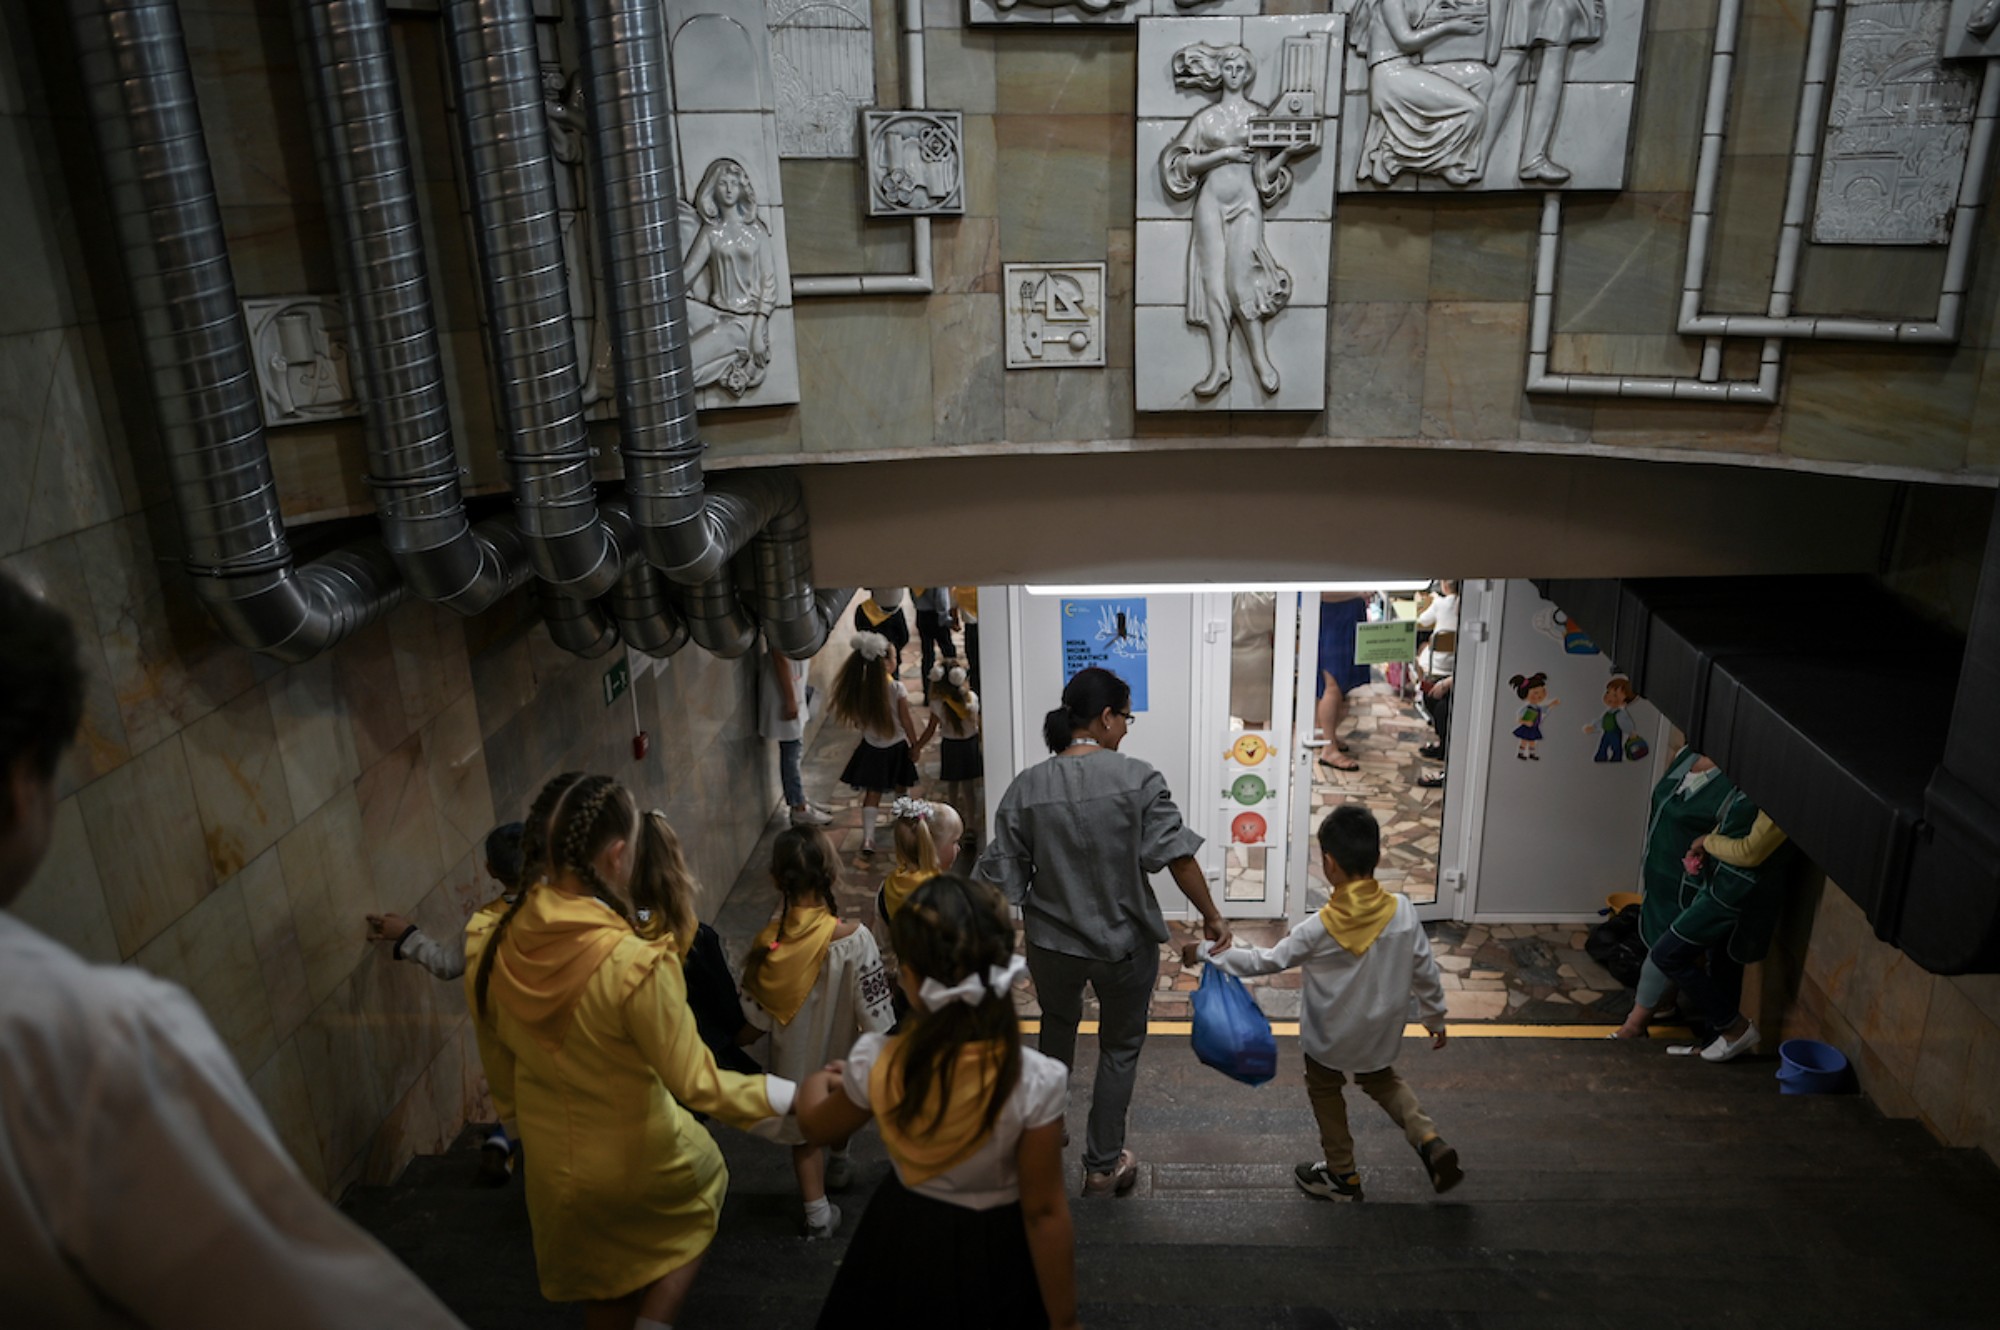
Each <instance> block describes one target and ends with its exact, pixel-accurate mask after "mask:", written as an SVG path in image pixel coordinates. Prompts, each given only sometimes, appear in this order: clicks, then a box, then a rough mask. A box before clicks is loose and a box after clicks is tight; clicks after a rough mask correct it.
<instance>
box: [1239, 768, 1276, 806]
mask: <svg viewBox="0 0 2000 1330" xmlns="http://www.w3.org/2000/svg"><path fill="white" fill-rule="evenodd" d="M1270 792H1271V789H1270V787H1269V786H1268V785H1266V784H1264V778H1263V777H1262V776H1258V775H1253V774H1251V773H1249V772H1245V773H1244V774H1243V775H1241V776H1238V777H1237V778H1236V781H1235V783H1234V784H1232V785H1231V786H1230V787H1229V797H1230V798H1232V799H1234V800H1235V801H1236V802H1237V803H1239V804H1243V805H1245V806H1248V805H1250V804H1261V803H1263V802H1264V797H1265V796H1266V795H1268V794H1269V793H1270Z"/></svg>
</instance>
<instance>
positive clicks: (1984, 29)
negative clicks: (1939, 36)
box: [1965, 0, 2000, 42]
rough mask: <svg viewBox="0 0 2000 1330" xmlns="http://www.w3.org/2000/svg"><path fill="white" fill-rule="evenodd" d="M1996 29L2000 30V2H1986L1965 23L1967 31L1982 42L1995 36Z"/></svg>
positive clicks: (1994, 0) (1988, 0)
mask: <svg viewBox="0 0 2000 1330" xmlns="http://www.w3.org/2000/svg"><path fill="white" fill-rule="evenodd" d="M1995 28H2000V0H1985V3H1984V4H1982V5H1980V6H1979V8H1977V9H1975V10H1973V11H1972V17H1971V18H1969V19H1967V20H1966V21H1965V30H1966V31H1967V32H1969V33H1971V34H1972V35H1973V36H1974V37H1976V38H1978V39H1979V40H1980V41H1982V42H1983V41H1985V40H1986V39H1987V38H1988V37H1991V36H1992V35H1993V30H1994V29H1995Z"/></svg>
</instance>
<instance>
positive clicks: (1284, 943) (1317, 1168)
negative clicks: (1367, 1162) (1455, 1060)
mask: <svg viewBox="0 0 2000 1330" xmlns="http://www.w3.org/2000/svg"><path fill="white" fill-rule="evenodd" d="M1319 849H1320V864H1321V867H1322V868H1323V869H1324V870H1325V873H1326V880H1327V882H1328V883H1329V884H1330V886H1331V893H1330V894H1329V896H1328V897H1327V902H1326V907H1325V908H1324V909H1322V910H1321V911H1320V912H1319V913H1318V914H1316V915H1314V916H1312V917H1311V918H1309V919H1306V920H1304V921H1303V922H1301V923H1300V924H1299V925H1298V926H1297V927H1295V928H1293V929H1292V931H1291V932H1290V933H1288V934H1286V935H1285V937H1284V938H1282V939H1281V940H1280V941H1279V943H1278V945H1277V946H1275V947H1270V948H1263V947H1236V948H1232V949H1230V950H1227V951H1220V952H1216V953H1214V954H1212V955H1209V954H1207V952H1208V945H1209V944H1207V943H1194V942H1190V943H1188V944H1187V946H1186V947H1184V948H1183V949H1182V952H1181V959H1182V960H1183V961H1184V962H1185V963H1186V964H1189V965H1192V964H1194V963H1195V961H1197V960H1203V959H1205V960H1208V961H1209V962H1211V963H1212V964H1215V965H1218V966H1220V967H1222V969H1224V970H1226V971H1227V972H1228V973H1230V974H1233V975H1236V976H1238V977H1239V978H1240V977H1247V976H1249V975H1254V974H1276V973H1277V972H1278V971H1280V970H1289V969H1291V968H1292V967H1293V966H1295V965H1296V966H1300V967H1302V968H1303V970H1304V978H1305V983H1304V985H1303V992H1302V995H1301V1004H1300V1005H1301V1015H1300V1019H1299V1042H1300V1044H1301V1045H1302V1046H1303V1048H1304V1050H1305V1057H1306V1097H1307V1098H1308V1099H1309V1100H1310V1101H1311V1103H1312V1109H1313V1116H1314V1117H1315V1118H1317V1119H1318V1120H1319V1137H1320V1146H1321V1148H1322V1149H1323V1150H1324V1151H1325V1153H1326V1158H1325V1160H1323V1161H1321V1160H1313V1161H1311V1162H1308V1163H1304V1164H1300V1165H1299V1166H1298V1167H1297V1168H1296V1169H1294V1170H1293V1180H1294V1181H1296V1182H1297V1183H1298V1184H1299V1189H1300V1190H1301V1191H1304V1192H1305V1193H1306V1194H1307V1195H1308V1196H1317V1197H1319V1198H1321V1199H1322V1200H1328V1201H1358V1200H1360V1199H1361V1175H1360V1174H1359V1173H1357V1172H1356V1171H1355V1168H1354V1137H1353V1136H1352V1135H1351V1134H1350V1133H1349V1131H1348V1128H1347V1102H1346V1100H1345V1099H1344V1098H1342V1096H1341V1087H1342V1086H1343V1085H1345V1084H1346V1083H1347V1078H1348V1076H1352V1077H1353V1078H1354V1083H1355V1084H1356V1085H1359V1086H1360V1087H1361V1088H1362V1090H1363V1091H1364V1092H1365V1093H1366V1094H1367V1095H1368V1097H1369V1098H1370V1099H1373V1100H1374V1101H1375V1102H1376V1103H1378V1104H1380V1105H1381V1106H1382V1110H1383V1111H1384V1112H1386V1113H1387V1114H1388V1115H1389V1116H1390V1117H1391V1118H1392V1119H1394V1120H1395V1123H1396V1125H1397V1126H1399V1127H1401V1128H1402V1129H1403V1134H1404V1135H1405V1136H1407V1137H1408V1138H1409V1142H1410V1144H1411V1145H1412V1146H1413V1147H1415V1149H1416V1151H1417V1154H1418V1156H1419V1157H1421V1158H1422V1159H1423V1161H1424V1168H1425V1169H1426V1170H1427V1171H1428V1172H1429V1173H1430V1177H1431V1186H1432V1187H1433V1188H1435V1189H1436V1190H1437V1191H1440V1192H1446V1191H1450V1190H1451V1189H1452V1188H1453V1187H1456V1186H1457V1185H1458V1184H1459V1181H1460V1179H1461V1178H1463V1177H1464V1174H1463V1172H1461V1170H1460V1169H1459V1166H1458V1152H1457V1151H1456V1150H1454V1149H1452V1148H1451V1147H1450V1146H1449V1145H1447V1144H1445V1141H1444V1138H1443V1137H1441V1136H1439V1135H1438V1132H1437V1128H1436V1127H1435V1126H1434V1125H1432V1123H1431V1120H1430V1119H1429V1118H1428V1117H1426V1116H1425V1115H1424V1110H1423V1108H1422V1106H1421V1105H1419V1104H1418V1103H1417V1096H1416V1092H1415V1091H1413V1090H1411V1089H1410V1087H1409V1086H1408V1085H1407V1084H1405V1083H1404V1081H1403V1079H1402V1077H1400V1076H1398V1075H1397V1074H1396V1069H1395V1067H1394V1066H1392V1065H1391V1064H1392V1063H1393V1062H1394V1061H1395V1058H1396V1054H1397V1052H1399V1051H1400V1050H1401V1048H1402V1042H1403V1025H1404V1022H1405V1020H1406V1018H1407V1016H1408V1011H1409V1001H1410V998H1411V996H1412V995H1414V996H1415V997H1416V1000H1417V1014H1418V1018H1419V1019H1420V1020H1421V1021H1422V1022H1423V1024H1424V1027H1425V1028H1426V1029H1428V1030H1429V1031H1430V1032H1431V1048H1432V1049H1434V1050H1435V1049H1440V1048H1443V1047H1444V1043H1445V1026H1444V984H1443V983H1442V982H1441V981H1440V979H1439V978H1438V967H1437V962H1436V961H1434V960H1432V959H1431V945H1430V939H1429V938H1427V937H1425V936H1424V928H1423V925H1422V924H1421V923H1419V922H1418V921H1417V912H1416V910H1415V909H1413V908H1412V907H1411V905H1410V902H1409V900H1408V899H1407V898H1406V897H1404V896H1402V895H1399V894H1397V893H1394V892H1388V891H1384V890H1382V888H1381V886H1380V884H1378V883H1377V882H1376V881H1375V878H1374V877H1373V874H1374V872H1375V865H1376V863H1377V862H1379V861H1380V859H1381V857H1382V830H1381V827H1380V826H1379V825H1378V824H1377V823H1376V821H1375V815H1374V814H1373V813H1370V812H1369V811H1368V810H1367V809H1366V808H1363V807H1361V806H1360V805H1358V804H1346V805H1343V806H1342V807H1339V808H1336V809H1334V810H1333V811H1332V812H1331V813H1328V814H1327V816H1326V820H1325V821H1324V822H1322V823H1320V826H1319Z"/></svg>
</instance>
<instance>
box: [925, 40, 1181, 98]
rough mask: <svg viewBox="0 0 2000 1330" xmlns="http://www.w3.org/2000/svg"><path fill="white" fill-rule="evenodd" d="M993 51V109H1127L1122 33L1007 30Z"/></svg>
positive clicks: (1129, 84)
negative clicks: (1078, 35) (1081, 35)
mask: <svg viewBox="0 0 2000 1330" xmlns="http://www.w3.org/2000/svg"><path fill="white" fill-rule="evenodd" d="M968 35H971V34H968ZM996 50H997V57H996V61H995V71H994V109H995V110H996V111H998V112H1000V113H1002V114H1005V115H1013V116H1032V117H1043V116H1069V115H1127V114H1130V108H1131V106H1132V95H1133V89H1134V84H1133V67H1132V38H1131V37H1130V36H1129V35H1127V34H1111V33H1107V34H1105V35H1104V36H1103V37H1100V38H1097V39H1094V40H1091V41H1087V42H1079V41H1077V40H1076V39H1075V38H1074V37H1073V36H1071V35H1069V34H1067V33H1039V32H1037V33H1025V32H1023V33H1010V34H1008V35H1007V37H1006V38H1005V39H1004V40H1001V41H999V42H998V45H997V47H996ZM953 100H954V101H955V100H956V99H955V98H954V99H953ZM1140 114H1141V115H1145V114H1149V113H1148V112H1146V111H1143V110H1142V111H1141V112H1140Z"/></svg>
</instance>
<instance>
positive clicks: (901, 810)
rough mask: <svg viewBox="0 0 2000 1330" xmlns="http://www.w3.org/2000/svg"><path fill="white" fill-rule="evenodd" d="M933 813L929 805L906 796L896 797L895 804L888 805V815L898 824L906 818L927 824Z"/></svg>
mask: <svg viewBox="0 0 2000 1330" xmlns="http://www.w3.org/2000/svg"><path fill="white" fill-rule="evenodd" d="M933 811H935V810H934V809H933V808H932V807H931V805H930V804H929V803H927V802H925V801H924V800H922V799H912V798H910V796H908V795H907V794H904V795H898V796H897V797H896V802H895V803H892V804H890V805H889V812H890V814H891V815H892V816H894V817H895V818H896V820H897V821H899V822H900V821H901V820H903V819H904V818H906V817H907V818H914V819H915V820H916V821H918V822H928V821H930V820H931V813H932V812H933Z"/></svg>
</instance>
